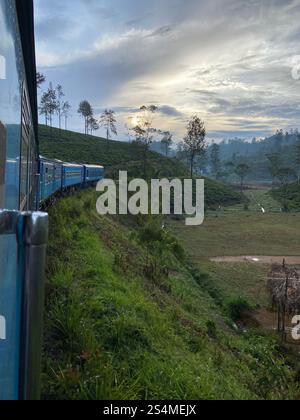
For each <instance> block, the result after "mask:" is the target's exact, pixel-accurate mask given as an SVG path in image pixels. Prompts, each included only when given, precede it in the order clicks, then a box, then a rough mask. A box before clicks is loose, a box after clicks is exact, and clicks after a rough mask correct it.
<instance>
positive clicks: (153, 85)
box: [36, 0, 300, 137]
mask: <svg viewBox="0 0 300 420" xmlns="http://www.w3.org/2000/svg"><path fill="white" fill-rule="evenodd" d="M36 4H37V23H36V31H37V34H36V35H37V52H38V64H39V66H40V67H41V69H42V71H44V72H45V73H46V75H47V76H48V79H51V80H53V81H54V82H61V83H62V84H63V85H64V86H65V90H66V91H67V92H66V93H67V95H68V97H70V100H71V101H72V102H73V104H74V105H73V106H74V107H76V106H77V104H78V102H79V101H80V99H82V98H83V97H87V98H89V99H90V100H91V102H92V103H93V104H94V106H95V107H97V109H103V108H107V107H113V106H114V107H115V108H116V109H118V110H119V112H120V113H121V114H124V115H125V114H126V113H128V112H132V110H135V109H136V108H138V107H139V106H140V105H142V104H144V103H145V104H149V103H157V104H167V105H162V106H161V110H160V118H161V120H160V122H161V123H162V124H164V125H165V127H166V129H167V128H169V129H173V130H174V131H176V133H177V134H178V136H179V137H182V135H183V132H184V124H183V123H182V122H183V121H185V120H186V119H188V118H189V116H191V115H193V114H194V113H198V114H199V115H200V116H201V117H202V118H203V119H205V121H206V123H207V127H208V131H211V132H218V133H223V132H226V130H228V133H231V131H230V130H231V127H233V128H234V130H236V132H239V131H241V132H244V133H245V135H246V134H247V135H250V134H249V133H251V132H252V131H251V130H253V133H255V135H257V133H258V132H260V134H261V135H264V134H265V133H266V132H269V131H272V130H273V129H274V128H275V127H276V128H278V127H280V126H282V127H283V128H285V127H290V126H293V125H294V126H296V125H297V124H298V115H299V106H298V104H299V103H300V89H299V86H300V81H295V80H294V79H293V78H292V77H291V68H292V57H293V56H295V55H299V54H300V44H299V36H300V35H299V18H300V7H299V1H296V0H287V1H285V2H282V1H281V0H268V1H267V2H261V1H258V0H247V1H246V0H228V1H226V5H225V3H224V1H223V0H212V1H211V2H207V1H204V0H189V1H188V2H186V0H164V1H163V2H162V1H161V0H152V1H151V2H147V3H145V2H140V1H138V0H110V1H108V0H101V1H100V0H72V1H71V0H66V1H65V2H64V3H61V2H58V0H52V1H51V2H45V1H44V0H36ZM122 110H123V111H122ZM73 118H74V121H75V123H74V125H75V124H77V123H78V120H77V122H76V117H75V116H74V117H73ZM262 120H263V122H262ZM168 124H169V125H170V127H168ZM239 127H240V130H239Z"/></svg>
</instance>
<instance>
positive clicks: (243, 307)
mask: <svg viewBox="0 0 300 420" xmlns="http://www.w3.org/2000/svg"><path fill="white" fill-rule="evenodd" d="M251 309H252V308H251V305H250V304H249V303H248V302H247V301H246V299H243V298H241V297H239V298H237V299H234V300H232V301H230V302H228V303H227V306H226V312H227V315H228V316H229V318H230V319H231V320H232V321H234V322H237V321H239V320H240V319H241V318H242V315H243V313H244V312H246V311H250V310H251Z"/></svg>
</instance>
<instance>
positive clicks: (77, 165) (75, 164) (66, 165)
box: [63, 162, 84, 168]
mask: <svg viewBox="0 0 300 420" xmlns="http://www.w3.org/2000/svg"><path fill="white" fill-rule="evenodd" d="M63 166H65V167H67V168H83V167H84V165H81V164H79V163H67V162H63Z"/></svg>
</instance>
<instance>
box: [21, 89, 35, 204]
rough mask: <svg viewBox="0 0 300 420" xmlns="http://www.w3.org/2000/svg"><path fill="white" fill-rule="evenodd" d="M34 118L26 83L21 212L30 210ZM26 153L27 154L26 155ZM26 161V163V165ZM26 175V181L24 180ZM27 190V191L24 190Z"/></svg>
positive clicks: (23, 117) (23, 98) (22, 127)
mask: <svg viewBox="0 0 300 420" xmlns="http://www.w3.org/2000/svg"><path fill="white" fill-rule="evenodd" d="M32 131H33V127H32V118H31V110H30V102H29V96H28V90H27V86H26V82H25V81H24V82H23V86H22V103H21V142H20V183H19V209H20V210H21V211H24V210H29V198H30V195H31V194H30V189H31V187H32V185H31V183H30V171H31V167H30V162H29V159H30V156H31V148H32V135H33V133H32ZM24 152H25V153H24ZM24 160H25V163H24ZM23 175H24V179H23ZM23 188H25V191H24V190H23Z"/></svg>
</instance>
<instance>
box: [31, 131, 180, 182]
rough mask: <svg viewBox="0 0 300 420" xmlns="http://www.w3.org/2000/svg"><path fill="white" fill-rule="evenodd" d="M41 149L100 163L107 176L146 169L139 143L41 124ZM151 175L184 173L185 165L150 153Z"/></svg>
mask: <svg viewBox="0 0 300 420" xmlns="http://www.w3.org/2000/svg"><path fill="white" fill-rule="evenodd" d="M39 138H40V152H41V154H42V155H44V156H46V157H49V158H56V159H60V160H63V161H66V162H80V163H90V164H98V165H99V164H101V165H103V166H105V168H106V171H107V174H108V176H117V174H118V171H119V170H127V171H128V173H129V175H130V176H133V177H136V176H138V175H140V174H141V173H142V170H143V154H144V151H143V149H142V148H141V147H138V146H137V145H136V144H129V143H125V142H120V141H109V142H107V141H106V140H105V139H103V138H99V137H94V136H86V135H84V134H79V133H74V132H72V131H65V130H58V129H56V128H53V129H50V128H49V127H46V126H40V127H39ZM147 172H148V175H149V177H153V176H159V177H162V176H173V175H174V173H176V174H177V176H185V175H186V174H187V169H186V167H185V166H184V165H183V164H182V163H181V162H179V161H178V160H176V159H168V158H166V157H164V156H161V155H159V154H158V153H155V152H151V151H149V152H148V171H147Z"/></svg>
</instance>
